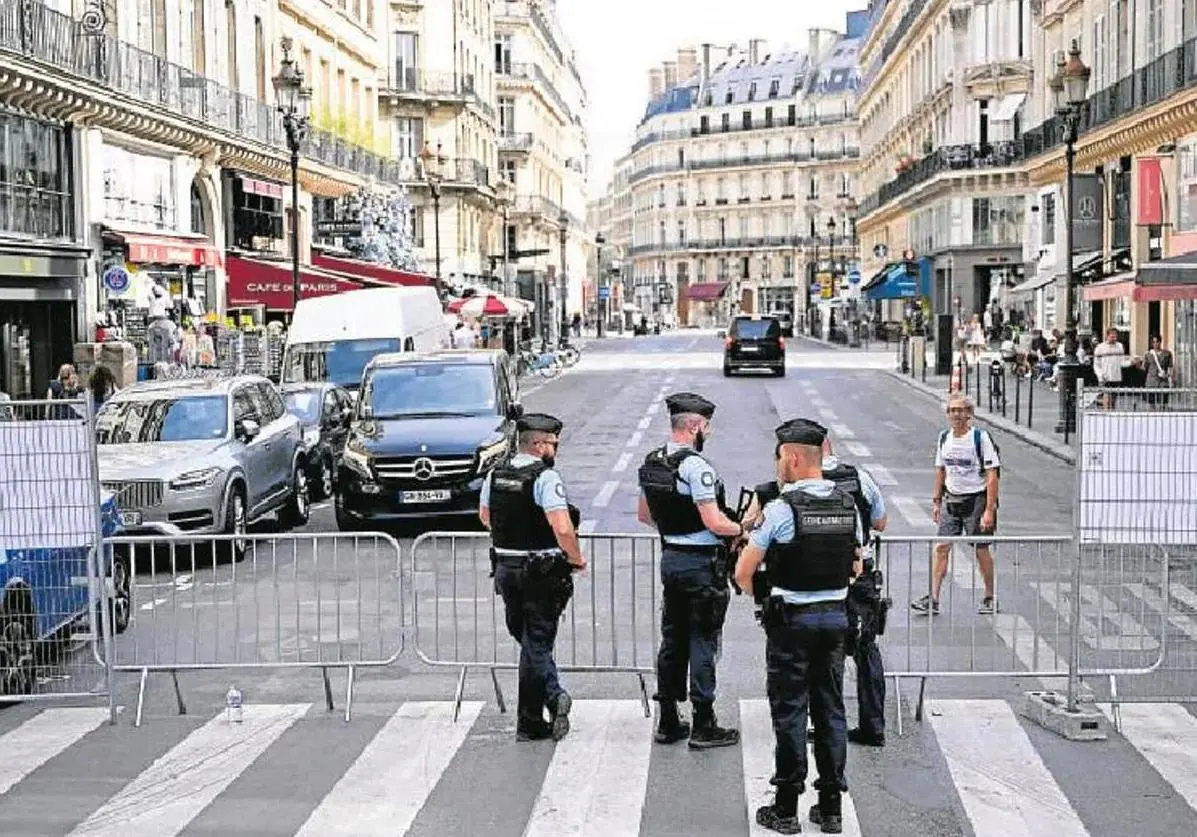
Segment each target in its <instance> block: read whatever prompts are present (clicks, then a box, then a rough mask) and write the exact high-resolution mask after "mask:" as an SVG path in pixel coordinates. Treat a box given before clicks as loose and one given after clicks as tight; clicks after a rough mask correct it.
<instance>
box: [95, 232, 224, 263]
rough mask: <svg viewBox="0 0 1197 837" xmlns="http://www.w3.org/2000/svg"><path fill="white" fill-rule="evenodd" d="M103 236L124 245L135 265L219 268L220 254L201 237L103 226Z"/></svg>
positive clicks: (129, 258)
mask: <svg viewBox="0 0 1197 837" xmlns="http://www.w3.org/2000/svg"><path fill="white" fill-rule="evenodd" d="M104 237H105V238H109V239H112V240H114V241H119V242H120V243H121V244H123V245H124V246H125V248H126V249H127V251H128V256H127V258H128V260H129V261H131V262H133V263H134V264H175V265H184V266H187V267H220V251H219V250H217V249H216V247H215V246H213V244H212V242H211V241H209V240H208V239H206V238H204V237H203V236H195V237H194V238H192V237H187V236H180V235H152V234H149V233H133V232H123V231H121V230H117V229H112V228H111V227H105V228H104Z"/></svg>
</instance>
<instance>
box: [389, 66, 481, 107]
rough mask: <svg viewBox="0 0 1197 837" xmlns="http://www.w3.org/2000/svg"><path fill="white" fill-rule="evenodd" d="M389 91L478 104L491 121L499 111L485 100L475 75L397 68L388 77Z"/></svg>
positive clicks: (418, 97) (412, 96) (419, 97)
mask: <svg viewBox="0 0 1197 837" xmlns="http://www.w3.org/2000/svg"><path fill="white" fill-rule="evenodd" d="M385 89H386V91H387V92H388V93H390V94H391V95H394V96H400V97H404V98H413V99H451V100H453V101H459V102H462V103H466V102H469V103H471V104H473V105H476V106H477V107H478V108H480V109H481V110H482V111H483V112H485V113H486V114H487V115H488V116H489V117H490V118H492V119H493V118H494V115H495V111H494V108H492V107H491V105H490V103H489V102H487V101H486V100H485V99H484V98H482V94H481V93H479V92H478V87H477V84H476V82H475V79H474V74H473V73H464V74H462V75H454V74H453V73H431V72H428V71H427V70H421V69H419V68H415V67H401V66H398V65H394V66H392V67H391V69H390V72H389V73H388V74H387V80H386V88H385Z"/></svg>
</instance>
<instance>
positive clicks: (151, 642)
mask: <svg viewBox="0 0 1197 837" xmlns="http://www.w3.org/2000/svg"><path fill="white" fill-rule="evenodd" d="M109 543H110V545H111V546H112V547H113V548H114V550H115V553H116V555H117V560H118V561H121V562H124V563H125V564H126V565H127V566H128V567H129V568H130V569H131V570H132V573H133V575H134V577H135V578H136V596H135V598H134V602H133V607H134V614H135V617H134V626H133V629H132V630H131V631H130V632H129V633H127V634H126V635H125V636H123V637H121V638H120V640H119V641H118V642H117V643H116V647H115V657H114V658H113V659H114V668H115V670H116V671H123V672H137V673H138V674H140V676H141V682H140V685H139V689H138V697H137V719H136V721H135V724H137V725H140V723H141V716H142V709H143V707H144V703H145V690H146V683H147V680H148V678H149V674H150V673H151V672H157V671H164V672H169V673H170V674H171V678H172V681H173V684H174V689H175V697H176V700H177V702H178V707H179V712H180V713H183V712H185V711H186V707H185V705H184V703H183V697H182V692H181V690H180V688H179V682H178V672H180V671H190V670H204V669H300V668H318V669H320V670H321V673H322V676H323V682H324V696H325V702H326V704H327V706H328V708H329V710H330V711H331V710H332V709H333V699H332V688H331V684H330V683H329V676H328V672H329V670H330V669H345V670H346V673H347V683H346V691H345V719H346V720H349V719H350V717H351V712H352V708H353V686H354V677H355V674H356V671H357V669H360V668H377V667H382V666H388V665H390V664H391V663H393V662H395V661H396V660H397V659H398V658H399V656H400V654H402V652H403V647H404V596H403V592H402V562H401V555H400V548H399V544H398V543H397V542H396V541H395V539H394V538H392V537H390V536H389V535H383V534H373V533H371V534H360V535H346V534H339V533H331V534H279V535H273V534H272V535H244V536H240V537H235V536H232V535H222V536H215V537H212V536H180V537H174V538H169V539H147V538H111V539H109ZM239 556H240V559H239V560H237V559H238V557H239ZM222 558H232V559H234V560H231V561H224V562H222V561H221V560H220V559H222Z"/></svg>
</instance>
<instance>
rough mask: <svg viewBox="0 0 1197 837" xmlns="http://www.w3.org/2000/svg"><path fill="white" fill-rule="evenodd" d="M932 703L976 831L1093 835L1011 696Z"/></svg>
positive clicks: (992, 835) (1036, 836)
mask: <svg viewBox="0 0 1197 837" xmlns="http://www.w3.org/2000/svg"><path fill="white" fill-rule="evenodd" d="M928 708H929V710H930V717H931V728H932V729H933V730H934V731H935V738H936V740H937V741H938V742H939V748H940V751H941V752H942V753H943V755H944V760H945V761H946V762H947V764H948V771H949V772H950V773H951V774H952V782H953V784H954V785H955V786H956V792H957V793H958V794H959V795H960V802H961V804H962V805H963V806H964V812H965V814H966V815H967V816H968V819H969V821H970V822H971V823H972V826H973V833H974V834H975V835H976V837H1009V835H1011V834H1021V835H1025V837H1089V832H1088V831H1087V830H1086V829H1085V826H1084V824H1083V823H1082V822H1081V819H1080V817H1078V816H1077V814H1076V812H1075V811H1074V810H1073V809H1072V805H1070V804H1069V802H1068V798H1067V797H1066V796H1065V795H1064V792H1063V791H1061V790H1060V787H1059V785H1057V784H1056V781H1055V779H1053V778H1052V774H1051V772H1050V771H1048V769H1047V767H1046V766H1045V765H1044V764H1043V760H1042V759H1040V758H1039V754H1038V752H1036V750H1035V747H1034V745H1033V744H1031V741H1030V739H1028V738H1027V734H1026V731H1025V730H1023V728H1022V725H1021V724H1020V723H1019V722H1018V719H1017V718H1016V717H1015V716H1014V711H1013V710H1012V709H1011V708H1010V705H1009V704H1008V703H1007V702H1006V701H1004V700H945V701H930V703H929V706H928Z"/></svg>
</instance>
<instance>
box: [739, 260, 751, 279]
mask: <svg viewBox="0 0 1197 837" xmlns="http://www.w3.org/2000/svg"><path fill="white" fill-rule="evenodd" d="M748 265H749V259H748V257H747V256H744V257H743V258H741V259H740V278H741V279H748V278H750V277H749V274H748Z"/></svg>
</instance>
